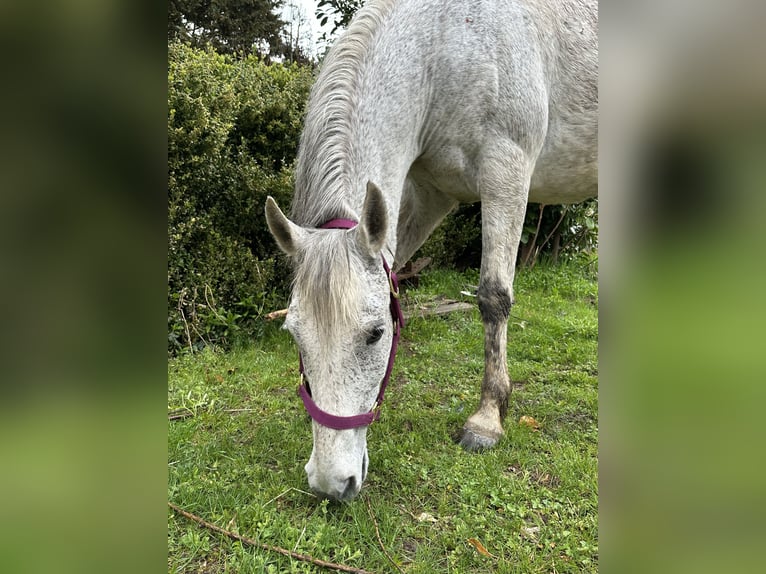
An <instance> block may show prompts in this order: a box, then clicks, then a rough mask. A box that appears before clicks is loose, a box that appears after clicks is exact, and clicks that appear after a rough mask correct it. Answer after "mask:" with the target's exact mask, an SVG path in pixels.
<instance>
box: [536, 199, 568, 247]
mask: <svg viewBox="0 0 766 574" xmlns="http://www.w3.org/2000/svg"><path fill="white" fill-rule="evenodd" d="M568 209H569V208H568V206H564V209H562V210H561V217H559V220H558V221H557V222H556V225H554V226H553V229H551V232H550V233H549V234H548V235H547V236H546V237H545V239H543V242H542V243H541V244H540V250H541V251H542V249H543V247H545V244H546V243H548V240H549V239H550V238H551V235H553V234H554V233H555V232H556V230H557V229H558V228H559V225H561V222H562V221H564V216H565V215H566V214H567V210H568Z"/></svg>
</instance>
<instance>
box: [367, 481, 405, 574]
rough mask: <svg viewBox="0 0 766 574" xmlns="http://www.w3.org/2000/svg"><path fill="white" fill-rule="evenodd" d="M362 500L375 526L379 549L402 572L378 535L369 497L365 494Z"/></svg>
mask: <svg viewBox="0 0 766 574" xmlns="http://www.w3.org/2000/svg"><path fill="white" fill-rule="evenodd" d="M364 501H365V502H366V503H367V513H368V514H369V515H370V518H371V519H372V525H373V526H374V527H375V536H377V537H378V544H380V549H381V550H382V551H383V554H385V555H386V558H388V561H389V562H390V563H391V564H393V565H394V568H396V569H397V570H398V571H399V572H401V573H402V574H404V570H402V569H401V568H400V567H399V565H398V564H397V563H396V562H394V559H393V558H391V555H390V554H389V553H388V550H386V547H385V546H384V545H383V539H382V538H381V537H380V530H379V529H378V521H377V520H375V514H373V512H372V506H370V501H369V499H368V498H367V497H366V496H365V497H364Z"/></svg>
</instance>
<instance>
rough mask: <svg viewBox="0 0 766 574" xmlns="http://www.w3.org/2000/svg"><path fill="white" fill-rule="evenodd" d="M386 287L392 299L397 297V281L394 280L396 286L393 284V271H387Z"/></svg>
mask: <svg viewBox="0 0 766 574" xmlns="http://www.w3.org/2000/svg"><path fill="white" fill-rule="evenodd" d="M388 288H389V290H390V291H391V296H392V297H393V298H394V299H398V298H399V282H398V281H397V282H396V286H394V273H393V271H390V272H389V273H388Z"/></svg>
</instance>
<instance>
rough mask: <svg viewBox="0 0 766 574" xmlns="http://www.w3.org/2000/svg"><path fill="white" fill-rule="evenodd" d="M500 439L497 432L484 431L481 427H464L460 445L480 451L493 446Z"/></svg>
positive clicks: (469, 449)
mask: <svg viewBox="0 0 766 574" xmlns="http://www.w3.org/2000/svg"><path fill="white" fill-rule="evenodd" d="M498 440H500V435H498V434H497V433H486V431H485V432H484V433H482V431H480V430H479V429H475V428H465V427H464V428H463V435H462V436H461V437H460V446H462V447H463V448H464V449H465V450H467V451H469V452H480V451H483V450H487V449H488V448H492V447H493V446H495V445H496V444H497V441H498Z"/></svg>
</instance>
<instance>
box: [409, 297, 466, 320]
mask: <svg viewBox="0 0 766 574" xmlns="http://www.w3.org/2000/svg"><path fill="white" fill-rule="evenodd" d="M473 308H474V306H473V305H471V304H470V303H463V302H461V301H450V300H447V301H445V302H443V303H440V304H439V305H437V306H436V307H430V308H425V309H417V308H416V309H413V310H407V311H405V313H404V318H405V319H409V318H411V317H427V316H428V315H446V314H447V313H454V312H455V311H468V310H470V309H473Z"/></svg>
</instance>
